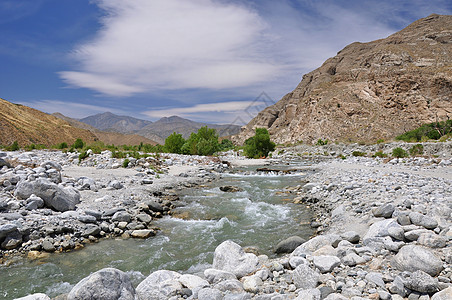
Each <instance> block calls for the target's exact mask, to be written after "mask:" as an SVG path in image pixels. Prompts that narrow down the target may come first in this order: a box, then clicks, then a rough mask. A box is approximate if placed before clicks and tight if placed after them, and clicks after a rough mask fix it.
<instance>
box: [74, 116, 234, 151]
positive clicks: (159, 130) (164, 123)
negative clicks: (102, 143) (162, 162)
mask: <svg viewBox="0 0 452 300" xmlns="http://www.w3.org/2000/svg"><path fill="white" fill-rule="evenodd" d="M72 120H73V121H76V120H75V119H72ZM73 121H72V124H75V123H74V122H73ZM79 121H80V122H82V123H85V124H88V125H90V126H92V127H95V128H97V129H100V130H107V131H112V132H121V133H127V134H131V133H134V134H137V135H140V136H143V137H145V138H147V139H149V140H152V141H155V142H157V143H159V144H161V145H163V144H164V143H165V139H166V138H167V137H168V136H169V135H170V134H171V133H173V132H177V133H180V134H182V136H183V137H184V138H188V137H189V136H190V134H191V133H192V132H196V131H198V129H199V128H201V127H203V126H208V127H209V128H215V129H216V130H217V133H218V135H219V136H229V135H234V134H237V133H239V131H240V126H237V125H216V124H207V123H200V122H194V121H190V120H187V119H184V118H180V117H177V116H172V117H165V118H161V119H160V120H158V121H156V122H150V121H145V120H140V119H136V118H132V117H127V116H117V115H115V114H112V113H109V112H106V113H102V114H97V115H93V116H89V117H86V118H83V119H80V120H79ZM75 126H77V127H80V128H86V127H83V125H75ZM92 127H91V128H92ZM89 130H91V131H92V129H89Z"/></svg>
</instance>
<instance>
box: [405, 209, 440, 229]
mask: <svg viewBox="0 0 452 300" xmlns="http://www.w3.org/2000/svg"><path fill="white" fill-rule="evenodd" d="M409 216H410V220H411V223H413V224H414V225H418V226H422V227H425V228H427V229H434V228H436V226H438V222H437V221H436V220H435V219H433V218H432V217H429V216H426V215H423V214H421V213H418V212H411V213H410V214H409Z"/></svg>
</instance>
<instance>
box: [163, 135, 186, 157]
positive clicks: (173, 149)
mask: <svg viewBox="0 0 452 300" xmlns="http://www.w3.org/2000/svg"><path fill="white" fill-rule="evenodd" d="M184 144H185V139H184V138H183V137H182V134H180V133H176V132H173V133H172V134H171V135H170V136H169V137H167V138H166V140H165V145H164V146H163V148H164V149H165V152H168V153H178V154H181V153H182V146H183V145H184Z"/></svg>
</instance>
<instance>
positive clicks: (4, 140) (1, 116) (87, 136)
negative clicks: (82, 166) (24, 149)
mask: <svg viewBox="0 0 452 300" xmlns="http://www.w3.org/2000/svg"><path fill="white" fill-rule="evenodd" d="M77 138H81V139H83V140H84V141H87V142H93V141H95V140H97V137H96V136H95V135H94V134H93V133H91V132H90V131H89V130H85V129H80V128H75V127H73V126H71V125H70V124H69V123H68V122H66V121H64V120H61V119H59V118H56V117H54V116H52V115H49V114H46V113H43V112H41V111H39V110H36V109H33V108H30V107H27V106H24V105H20V104H14V103H11V102H8V101H6V100H4V99H1V98H0V144H1V145H10V144H12V143H13V142H14V141H17V142H18V143H19V145H21V146H25V145H29V144H44V145H46V146H51V145H55V144H59V143H62V142H67V143H73V142H74V141H75V140H76V139H77Z"/></svg>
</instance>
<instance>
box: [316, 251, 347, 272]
mask: <svg viewBox="0 0 452 300" xmlns="http://www.w3.org/2000/svg"><path fill="white" fill-rule="evenodd" d="M340 264H341V260H340V259H339V258H338V257H337V256H331V255H321V256H314V266H315V267H316V268H317V269H319V271H320V272H321V273H329V272H331V271H332V270H333V269H334V268H336V267H337V266H339V265H340Z"/></svg>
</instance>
